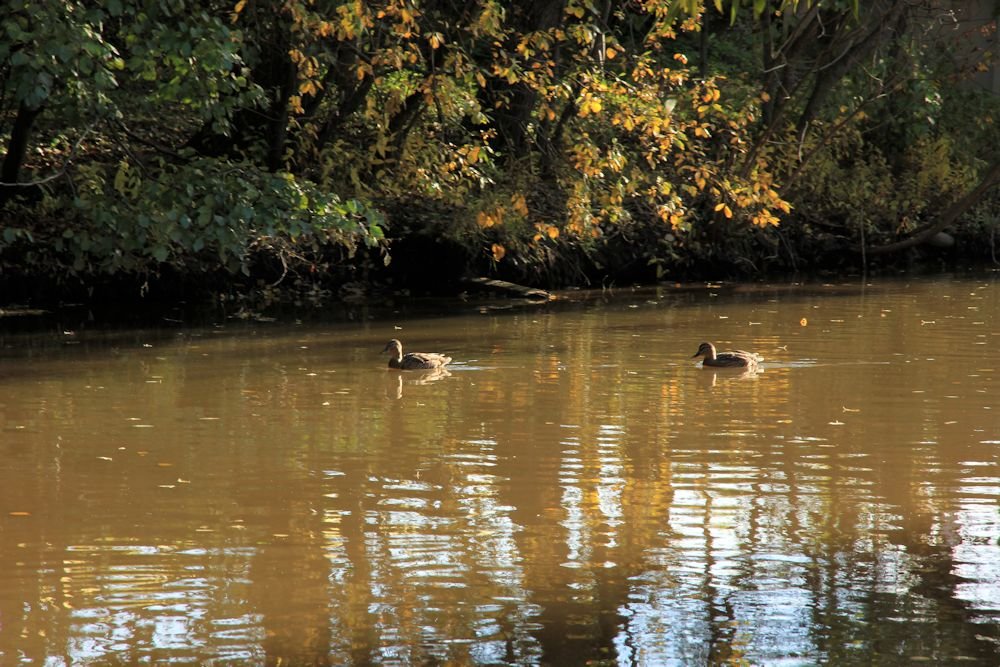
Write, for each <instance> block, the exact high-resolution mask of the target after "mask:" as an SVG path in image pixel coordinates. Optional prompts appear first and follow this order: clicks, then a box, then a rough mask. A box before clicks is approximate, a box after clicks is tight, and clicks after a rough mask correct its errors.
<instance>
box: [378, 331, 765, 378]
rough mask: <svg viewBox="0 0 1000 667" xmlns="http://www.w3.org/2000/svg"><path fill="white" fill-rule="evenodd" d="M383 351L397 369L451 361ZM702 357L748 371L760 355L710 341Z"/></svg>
mask: <svg viewBox="0 0 1000 667" xmlns="http://www.w3.org/2000/svg"><path fill="white" fill-rule="evenodd" d="M382 352H383V353H385V352H388V353H389V368H396V369H399V370H404V371H409V370H421V369H423V370H427V369H431V368H442V367H444V366H445V365H446V364H448V362H450V361H451V357H448V356H445V355H443V354H438V353H436V352H407V353H406V354H403V344H402V343H401V342H399V341H398V340H397V339H395V338H393V339H392V340H390V341H389V342H388V343H386V345H385V349H384V350H382ZM697 357H704V361H703V362H702V365H703V366H705V367H706V368H745V369H747V370H748V371H756V370H757V364H758V362H759V361H760V360H761V356H760V355H759V354H757V353H756V352H744V351H743V350H732V351H730V352H716V350H715V346H714V345H712V344H711V343H702V344H701V345H699V346H698V351H697V352H695V354H694V356H693V357H691V358H692V359H695V358H697Z"/></svg>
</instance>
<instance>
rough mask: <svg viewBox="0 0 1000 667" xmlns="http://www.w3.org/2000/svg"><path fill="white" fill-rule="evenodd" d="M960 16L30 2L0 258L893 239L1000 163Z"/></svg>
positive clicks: (288, 0) (11, 99)
mask: <svg viewBox="0 0 1000 667" xmlns="http://www.w3.org/2000/svg"><path fill="white" fill-rule="evenodd" d="M927 11H929V12H931V13H929V14H928V13H926V12H927ZM942 11H944V8H943V7H939V6H938V4H937V2H936V0H929V2H928V3H924V4H920V3H913V2H910V1H908V0H877V1H876V2H872V3H858V2H856V0H754V1H753V2H750V1H749V0H712V2H708V3H705V2H702V1H700V0H641V1H640V2H630V3H616V2H611V0H531V1H530V2H529V1H528V0H515V1H513V2H505V3H501V2H499V1H498V0H479V1H478V2H475V3H464V2H456V1H455V0H426V1H423V2H419V3H418V2H416V1H415V0H378V1H373V2H364V1H339V0H331V1H329V2H315V1H313V0H280V1H279V0H215V1H214V2H209V3H194V2H191V1H190V0H170V1H169V2H162V1H159V0H108V1H107V2H105V3H103V4H101V3H99V4H98V5H94V3H85V2H83V1H82V0H66V1H65V2H62V3H59V4H58V6H56V5H52V3H47V2H43V1H41V0H15V2H14V4H13V5H11V8H10V10H9V11H8V12H6V13H5V14H4V15H3V16H0V34H2V35H3V36H4V38H3V39H2V40H0V86H2V88H3V91H4V93H5V94H4V95H3V96H0V123H2V125H0V139H3V140H4V142H5V143H6V145H7V147H8V148H7V152H6V154H5V156H4V159H3V163H2V165H0V167H2V177H0V180H2V181H4V182H5V183H4V184H3V185H0V206H6V215H7V217H8V219H10V220H15V224H9V225H5V229H4V232H3V234H2V238H0V262H3V263H5V264H6V265H8V266H15V265H17V264H18V263H19V262H20V261H22V260H21V259H20V258H21V257H24V258H27V260H25V261H28V262H29V263H30V262H34V264H33V266H34V267H35V268H37V269H40V270H44V269H43V267H45V266H51V267H52V268H51V271H52V272H56V271H61V270H62V267H64V266H69V267H70V268H71V269H72V270H74V271H77V272H78V273H80V274H81V275H84V276H85V275H88V274H90V273H102V272H103V273H108V272H110V273H134V272H138V273H146V272H151V271H155V270H156V269H157V267H158V266H161V265H166V266H174V267H178V268H183V269H184V270H185V271H189V272H191V271H194V272H197V271H205V272H212V271H216V270H223V271H228V272H232V273H240V272H242V273H248V272H249V273H253V271H254V270H255V266H258V265H257V264H255V263H254V261H253V260H252V257H259V256H261V255H269V256H270V257H271V258H273V259H274V260H275V261H276V262H277V263H278V264H280V265H282V266H290V265H295V264H296V262H298V265H299V266H301V267H303V268H308V267H309V266H310V265H311V263H312V261H313V260H312V259H310V257H313V258H315V257H317V256H322V255H325V256H328V257H330V256H338V257H341V258H344V261H347V259H348V258H349V257H350V255H351V253H352V251H353V249H354V248H355V247H357V246H358V245H368V244H374V245H376V246H379V247H380V248H383V247H384V245H383V244H384V243H389V244H391V242H392V241H394V240H399V239H400V238H401V237H402V236H403V235H408V234H414V233H421V230H419V229H418V228H417V227H418V225H417V224H416V222H417V220H418V219H419V218H420V215H419V212H420V211H447V212H448V213H447V215H445V216H443V217H440V218H439V219H436V220H433V221H431V222H430V223H429V224H428V225H427V226H426V227H425V228H424V230H423V233H428V232H433V233H434V234H439V235H441V236H444V237H446V239H447V240H448V241H450V242H453V243H455V244H458V245H461V246H464V247H467V248H473V249H474V252H473V253H471V254H472V255H473V256H475V257H477V258H478V259H477V260H476V263H477V265H478V266H477V269H486V270H492V271H497V272H501V273H507V274H509V275H517V276H520V277H523V278H526V279H529V280H549V281H550V282H553V283H565V282H567V281H585V280H587V279H589V278H590V277H595V276H597V275H601V274H604V273H612V274H613V273H615V272H622V271H623V270H624V269H623V267H626V266H627V267H632V268H631V269H629V270H630V271H634V272H635V273H636V275H637V276H638V277H639V278H647V279H653V278H660V277H663V276H665V275H668V274H671V273H677V272H679V271H691V270H694V269H695V268H696V267H697V266H698V265H699V264H703V263H704V262H706V261H711V262H713V265H712V266H713V267H716V266H720V265H722V264H725V263H726V262H728V263H730V264H731V265H732V266H737V265H738V266H741V267H744V269H745V267H760V266H762V264H761V263H760V260H761V259H762V258H763V257H765V256H772V255H774V253H775V247H776V244H777V243H778V241H779V236H778V235H779V234H781V235H782V236H781V237H780V239H782V240H783V241H784V242H786V243H787V240H788V239H789V238H793V237H795V235H796V234H798V235H799V238H803V237H809V236H810V235H813V231H811V230H815V229H820V228H822V229H823V230H825V231H824V232H822V234H823V236H824V238H835V239H838V240H839V242H841V244H842V245H841V247H850V246H854V245H857V242H858V240H859V237H861V236H863V237H864V239H865V240H866V242H873V241H875V242H880V241H885V242H887V243H888V242H891V241H893V240H896V239H898V238H900V237H905V236H906V235H907V234H911V233H914V232H915V231H916V230H918V229H920V228H921V225H924V224H925V223H926V222H927V221H928V220H929V219H930V218H932V217H933V216H934V213H935V211H936V210H937V208H938V207H940V206H942V205H944V204H946V203H947V202H948V201H950V200H954V199H955V198H957V197H959V196H960V195H961V193H962V192H963V191H964V190H967V189H968V188H969V187H970V185H971V184H972V183H974V182H975V180H976V178H977V173H979V172H980V171H981V169H982V167H983V164H984V161H989V160H991V159H995V158H991V157H989V156H987V155H984V154H981V147H982V146H983V145H995V142H994V143H993V144H990V143H988V141H987V140H991V139H992V138H995V127H994V124H993V123H991V122H990V121H989V119H990V118H992V117H994V116H993V115H991V114H993V111H992V109H994V108H995V104H993V103H989V102H983V103H982V105H981V106H979V107H976V109H977V110H976V111H971V110H970V109H972V107H969V106H966V107H964V110H965V114H966V115H965V119H964V120H960V119H959V118H958V116H959V115H960V114H961V110H960V111H959V113H958V114H956V113H955V111H954V106H953V105H952V104H950V103H949V100H950V99H951V97H952V95H953V92H952V91H953V90H954V89H955V86H954V85H953V84H954V81H955V78H956V76H958V74H960V72H959V69H960V68H959V66H957V65H956V63H957V62H959V61H961V62H962V65H961V66H962V67H966V66H968V67H976V66H981V65H982V62H983V60H982V56H976V55H974V54H973V55H971V56H970V57H969V58H967V59H964V60H963V59H961V58H958V55H959V52H958V51H957V50H956V49H955V48H953V47H954V46H955V42H956V41H959V40H955V39H954V37H955V36H954V35H948V34H946V33H945V32H942V31H933V30H930V29H929V28H928V26H932V25H934V24H935V22H936V20H937V18H939V16H941V14H934V12H942ZM943 53H947V54H948V55H949V58H944V57H942V55H941V54H943ZM690 61H696V62H695V63H694V64H691V62H690ZM970 127H974V128H975V131H974V132H970V131H969V130H968V128H970ZM18 181H19V182H20V184H19V185H17V186H16V187H14V186H13V184H14V183H15V182H18ZM14 194H18V195H23V196H21V197H20V198H18V200H17V201H14V197H13V195H14ZM379 209H382V210H391V211H392V216H391V218H389V220H388V221H387V222H386V223H385V224H383V223H382V220H381V217H380V214H379V213H378V210H379ZM779 225H781V226H782V228H783V230H782V231H780V232H779V231H778V228H779ZM383 227H384V228H385V229H386V230H388V232H389V233H390V235H391V236H392V238H390V239H387V240H386V239H383V238H382V237H381V234H382V229H383ZM816 234H819V232H816ZM836 249H837V248H834V247H825V249H824V252H827V251H833V250H836ZM790 254H794V253H790ZM43 258H44V263H43ZM768 261H770V260H768ZM48 262H53V263H51V264H48ZM636 266H642V267H644V268H642V269H641V270H635V268H634V267H636ZM723 268H724V267H723Z"/></svg>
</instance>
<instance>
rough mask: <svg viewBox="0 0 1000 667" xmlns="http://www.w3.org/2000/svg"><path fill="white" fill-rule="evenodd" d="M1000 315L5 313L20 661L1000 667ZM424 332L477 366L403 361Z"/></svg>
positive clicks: (972, 301) (926, 304)
mask: <svg viewBox="0 0 1000 667" xmlns="http://www.w3.org/2000/svg"><path fill="white" fill-rule="evenodd" d="M998 311H1000V289H998V285H997V283H996V282H994V281H990V280H970V279H953V280H945V279H941V280H934V281H927V282H912V283H882V284H874V285H868V286H864V285H839V286H816V287H812V288H795V289H788V288H781V289H778V288H774V289H769V288H758V289H753V290H746V291H739V290H737V291H735V292H732V291H730V292H727V291H725V290H721V289H716V288H711V289H706V290H695V291H690V292H682V291H679V290H678V291H674V290H663V291H660V292H656V293H635V294H632V293H619V294H617V295H614V297H613V298H610V299H601V300H595V301H583V302H581V303H580V304H579V305H569V306H567V305H561V304H559V303H555V304H551V305H548V306H543V307H540V308H539V309H530V310H521V311H517V310H510V311H505V312H497V311H486V312H484V313H477V312H476V313H470V314H469V315H463V316H452V317H448V318H443V319H433V320H430V319H409V320H407V319H402V320H399V321H388V322H381V321H368V322H367V323H365V324H357V325H350V326H345V325H330V326H320V325H310V326H304V325H300V326H298V327H291V328H284V329H283V328H279V327H277V326H273V327H270V328H261V329H258V330H250V329H244V330H239V331H227V330H226V329H224V328H223V329H192V330H182V331H173V332H149V331H135V332H131V333H128V334H124V335H118V336H116V337H115V338H113V339H109V338H104V337H100V336H96V335H87V334H86V332H82V333H81V332H78V333H77V334H76V335H75V336H73V337H72V338H73V342H74V344H72V345H66V344H65V343H66V342H67V341H66V340H65V338H67V336H63V335H62V334H60V336H61V337H62V338H61V339H60V340H56V341H52V340H49V339H44V338H37V337H36V338H31V339H29V338H24V337H21V336H6V337H0V454H2V456H3V459H2V460H3V465H2V467H0V662H2V663H3V664H7V663H10V664H17V663H20V662H24V663H32V664H35V663H44V664H48V665H61V664H64V665H70V664H73V665H78V664H107V663H109V662H111V663H125V662H152V663H161V662H180V663H201V662H208V661H216V662H219V663H226V662H241V663H250V664H263V663H268V664H276V663H279V662H280V663H281V664H300V663H309V664H337V665H340V664H371V663H375V664H427V663H437V662H452V663H456V664H468V663H476V664H523V663H529V664H531V663H548V664H582V663H584V662H586V661H592V662H597V663H601V664H611V663H619V664H643V665H690V664H721V663H733V664H741V663H747V664H778V663H780V664H816V663H823V664H838V665H843V664H866V665H867V664H873V663H895V662H899V661H902V662H911V661H929V662H932V663H936V664H953V663H957V662H967V663H968V664H983V665H992V664H998V662H1000V645H998V642H1000V512H998V509H997V508H998V505H1000V502H998V501H1000V472H998V468H997V464H998V458H1000V436H998V433H1000V429H998V424H1000V421H998V415H997V411H998V410H1000V403H998V401H997V398H996V395H997V386H996V378H997V371H998V365H997V363H996V362H995V361H994V360H993V359H992V357H991V356H990V355H989V354H988V353H987V351H988V350H990V349H993V348H995V346H996V345H997V344H998V343H1000V328H998V319H997V313H998ZM394 325H395V326H398V327H402V331H403V334H404V335H405V336H406V339H407V341H408V342H409V343H410V344H411V345H413V346H414V349H416V348H417V347H421V348H422V347H425V346H426V348H427V349H439V350H441V351H443V352H445V353H447V354H449V355H450V356H453V357H455V361H454V362H453V363H452V365H451V366H449V368H448V370H441V371H438V372H434V371H403V372H400V371H387V370H386V369H385V366H384V364H385V360H384V357H383V356H382V355H381V354H380V352H379V350H380V349H381V347H382V345H383V344H384V341H385V339H386V335H387V334H391V333H392V331H393V330H394V329H393V326H394ZM702 340H715V341H718V342H719V343H720V346H725V347H726V348H730V347H739V348H743V349H751V350H755V351H757V352H760V353H761V354H763V356H764V358H765V361H764V362H763V364H762V367H761V371H760V372H759V373H752V374H746V373H742V372H740V371H739V370H735V371H734V370H724V369H723V370H713V369H702V368H701V367H700V365H699V364H698V363H697V362H696V361H694V360H692V359H690V357H689V355H690V353H691V350H692V349H694V348H695V347H697V345H698V343H700V342H701V341H702Z"/></svg>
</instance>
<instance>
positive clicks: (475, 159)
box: [466, 146, 480, 164]
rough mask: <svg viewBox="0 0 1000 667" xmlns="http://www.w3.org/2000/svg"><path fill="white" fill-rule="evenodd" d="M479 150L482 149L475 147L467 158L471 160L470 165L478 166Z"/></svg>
mask: <svg viewBox="0 0 1000 667" xmlns="http://www.w3.org/2000/svg"><path fill="white" fill-rule="evenodd" d="M479 150H480V147H479V146H475V147H473V148H472V150H470V151H469V154H468V156H466V158H467V159H468V160H469V164H476V162H478V161H479Z"/></svg>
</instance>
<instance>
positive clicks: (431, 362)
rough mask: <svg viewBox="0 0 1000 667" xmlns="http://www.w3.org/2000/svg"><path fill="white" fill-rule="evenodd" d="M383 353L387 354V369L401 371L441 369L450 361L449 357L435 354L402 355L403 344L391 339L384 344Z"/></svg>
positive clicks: (416, 353)
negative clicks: (388, 355)
mask: <svg viewBox="0 0 1000 667" xmlns="http://www.w3.org/2000/svg"><path fill="white" fill-rule="evenodd" d="M382 352H383V353H385V352H388V353H389V354H390V355H391V356H390V357H389V368H396V369H399V370H403V371H411V370H420V369H424V370H426V369H429V368H442V367H443V366H445V365H446V364H448V363H449V362H450V361H451V357H448V356H445V355H443V354H438V353H436V352H407V353H406V354H403V344H402V343H400V342H399V340H397V339H395V338H393V339H392V340H390V341H389V342H388V343H386V344H385V349H383V350H382Z"/></svg>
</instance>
